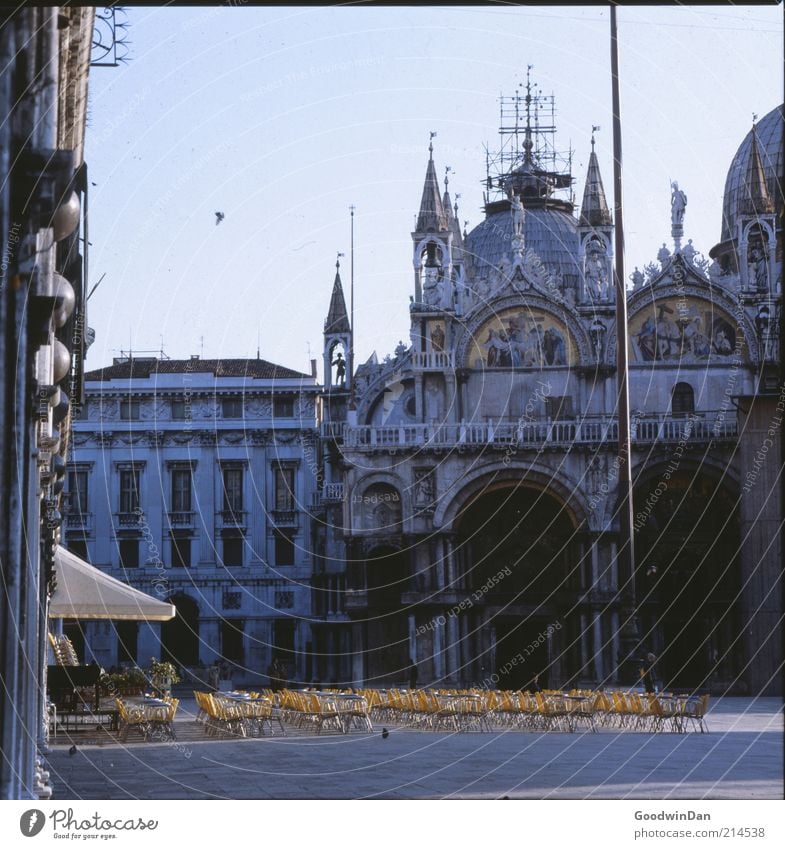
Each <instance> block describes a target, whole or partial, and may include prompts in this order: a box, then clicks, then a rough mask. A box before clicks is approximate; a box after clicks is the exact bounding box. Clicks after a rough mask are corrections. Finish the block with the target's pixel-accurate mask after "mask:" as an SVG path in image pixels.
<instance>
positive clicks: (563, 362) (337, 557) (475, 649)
mask: <svg viewBox="0 0 785 849" xmlns="http://www.w3.org/2000/svg"><path fill="white" fill-rule="evenodd" d="M535 100H536V98H535V97H534V96H532V94H531V89H530V88H527V90H526V92H521V93H519V94H518V95H516V97H515V98H512V99H509V100H507V101H505V100H504V99H503V100H502V111H503V112H504V110H505V108H506V109H507V110H508V111H509V112H510V115H513V114H514V118H511V120H510V121H508V122H507V126H508V128H509V127H512V128H513V129H508V130H507V131H506V133H505V132H502V136H501V137H502V149H501V150H500V151H499V152H498V153H497V154H495V155H494V156H491V157H490V159H489V163H490V164H489V169H488V173H487V181H486V188H487V192H486V203H485V218H484V220H483V221H482V222H481V223H480V224H479V225H478V226H477V227H475V228H474V229H473V230H471V232H466V231H463V232H462V231H461V228H460V226H459V222H458V220H457V209H455V208H454V205H453V201H452V199H451V196H450V193H449V188H448V184H447V179H446V178H445V181H444V186H443V187H442V186H440V184H439V180H438V178H437V169H436V162H435V160H434V152H433V145H432V144H431V147H430V149H429V156H428V161H427V163H426V166H425V180H424V184H423V190H422V197H421V200H420V206H419V212H418V215H417V221H416V227H415V230H414V232H413V233H412V234H411V235H412V260H413V279H412V293H411V298H410V301H411V303H410V316H411V323H410V327H409V338H408V342H407V343H401V344H400V345H399V346H398V347H397V349H396V350H395V352H394V354H392V355H390V356H387V357H385V358H384V359H383V360H379V359H378V358H377V356H376V355H375V354H374V355H373V356H372V357H371V358H370V359H369V360H368V361H367V362H363V363H360V364H359V365H357V366H356V367H355V368H352V367H351V365H352V350H353V339H352V328H351V326H350V322H349V317H348V315H347V311H346V306H345V299H344V294H343V286H342V281H341V278H340V271H339V272H338V274H336V278H335V282H334V286H333V291H332V298H331V301H330V305H329V312H328V317H327V320H326V322H325V328H324V374H325V380H324V384H325V385H324V391H323V405H322V410H323V421H322V422H321V444H322V451H323V455H322V456H323V463H324V477H325V486H326V487H328V488H329V487H332V488H334V490H335V492H336V493H340V494H345V496H344V497H343V498H342V500H337V499H334V500H333V501H325V502H322V503H321V506H320V510H319V511H318V512H316V513H315V515H314V522H315V527H316V530H315V538H317V539H318V540H319V541H320V549H319V550H320V551H324V556H323V557H321V558H319V563H320V564H321V565H320V566H319V570H320V571H321V572H322V574H321V575H318V576H315V578H314V599H315V601H314V603H315V605H316V608H315V610H314V621H313V622H312V625H311V629H312V632H313V641H314V648H315V656H316V662H315V670H314V674H315V676H316V677H317V678H318V679H319V680H327V681H342V682H351V683H354V684H360V683H364V684H366V685H368V686H375V685H381V684H384V683H387V682H392V681H396V682H399V683H400V682H401V681H402V680H404V679H405V677H406V670H407V667H409V665H410V663H411V661H414V662H415V663H416V664H417V666H418V671H419V680H420V683H423V682H435V681H438V682H442V683H445V684H448V683H449V684H451V685H469V684H486V685H490V686H498V687H503V688H513V687H516V688H517V687H521V686H525V685H527V684H529V683H531V682H532V681H534V680H535V677H536V679H537V680H538V682H539V684H540V685H541V686H546V685H549V684H550V685H557V686H566V685H575V684H579V683H584V684H594V685H597V684H610V683H614V682H618V681H619V669H620V664H621V661H622V655H623V645H622V642H623V640H624V639H625V638H626V639H627V640H628V641H629V640H630V638H631V639H632V641H633V643H634V644H636V645H637V646H638V651H639V652H641V653H643V654H645V653H646V652H647V651H653V652H654V653H655V654H656V655H657V656H658V658H659V666H660V674H661V675H662V677H663V679H664V681H665V682H666V683H667V684H668V685H670V686H674V687H687V688H693V687H708V688H711V689H713V690H715V691H728V690H729V691H731V692H737V693H742V692H750V693H766V694H774V693H776V692H779V691H780V690H779V688H780V686H781V685H780V679H779V672H778V670H779V669H780V664H781V662H782V658H781V647H782V640H781V630H780V628H781V624H780V623H781V617H782V602H781V599H782V593H781V584H780V582H781V574H782V573H781V563H782V558H781V555H782V549H781V534H780V531H781V520H782V503H781V496H780V488H779V482H778V475H779V473H780V467H781V457H780V447H779V446H780V436H781V434H780V433H779V430H780V427H781V422H782V415H783V411H784V410H785V395H783V389H782V376H781V372H780V370H779V356H780V348H779V345H780V321H781V305H782V212H783V203H782V194H781V188H780V180H781V175H782V165H783V163H782V157H783V144H782V135H783V112H782V108H780V107H778V108H777V109H774V110H773V111H772V112H770V113H769V114H768V115H766V116H765V117H764V118H763V119H762V120H761V121H760V122H759V123H758V124H757V125H756V126H753V128H752V129H751V131H750V133H749V134H748V135H747V137H746V138H745V139H744V141H743V143H742V145H741V146H740V148H739V150H738V152H737V154H736V156H735V157H734V159H733V162H732V163H731V165H730V169H729V172H728V177H727V182H726V186H725V201H724V208H723V220H722V222H718V224H721V227H720V228H718V231H719V233H720V239H719V242H718V244H717V245H715V246H714V247H711V246H701V247H705V248H708V247H711V250H707V254H708V255H707V256H703V255H702V254H700V253H699V252H698V250H697V248H696V247H694V246H693V244H692V239H689V238H686V237H688V236H689V219H690V215H691V214H692V215H697V214H699V210H693V209H692V208H691V207H687V198H686V195H685V193H684V191H683V190H682V189H680V188H679V186H678V185H677V184H675V183H674V184H673V189H672V197H671V221H670V222H669V225H670V226H668V223H666V222H663V232H662V236H661V238H662V240H663V247H662V248H661V249H660V251H659V253H658V255H657V257H656V259H654V258H652V260H651V261H649V262H648V263H646V262H645V261H641V258H630V259H632V260H633V262H635V261H637V262H638V264H639V265H640V266H641V267H642V268H643V270H642V271H641V270H639V268H638V267H637V266H636V267H635V270H634V272H633V273H632V274H631V275H630V280H631V285H629V287H628V290H627V311H628V327H629V363H630V395H631V401H630V404H631V434H632V452H633V457H632V476H633V486H634V542H635V550H636V557H635V569H634V571H633V572H632V573H631V574H627V573H625V570H624V569H623V568H622V566H621V563H620V560H619V559H618V557H617V553H618V549H619V546H620V543H621V541H620V538H619V533H620V530H619V521H618V501H617V474H616V473H617V469H618V465H617V461H616V458H617V451H618V419H617V415H618V413H617V375H616V344H617V342H616V331H615V311H616V303H615V293H614V285H613V259H614V258H613V244H614V243H613V221H612V216H611V211H610V208H609V204H608V202H607V200H606V195H605V189H604V185H603V180H602V176H601V174H600V169H599V165H598V160H597V157H596V155H595V153H594V150H593V147H594V143H593V140H592V152H591V154H590V158H589V165H588V170H587V175H586V182H585V186H584V187H583V196H582V199H581V202H580V206H577V205H574V204H573V202H572V199H571V196H570V187H571V185H572V182H573V180H572V177H571V174H570V173H569V170H568V169H567V168H565V167H562V163H563V162H566V160H561V159H560V158H559V156H558V154H557V152H556V151H555V149H554V145H553V138H554V136H553V132H552V131H553V130H554V128H544V127H543V126H542V125H541V124H537V125H534V122H533V120H532V119H531V117H530V114H531V112H530V109H531V108H533V106H534V105H536V104H535ZM339 353H340V354H341V356H340V357H339V356H338V355H339ZM346 362H348V363H349V364H350V368H349V369H348V371H347V370H346V368H345V366H344V363H346ZM344 582H345V592H344V591H341V592H338V591H337V590H338V588H342V587H343V586H344ZM328 611H329V615H328Z"/></svg>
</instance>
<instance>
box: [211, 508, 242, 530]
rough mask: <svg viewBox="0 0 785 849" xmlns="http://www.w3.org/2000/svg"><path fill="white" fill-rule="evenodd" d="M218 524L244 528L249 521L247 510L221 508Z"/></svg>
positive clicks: (223, 526)
mask: <svg viewBox="0 0 785 849" xmlns="http://www.w3.org/2000/svg"><path fill="white" fill-rule="evenodd" d="M217 518H218V525H219V526H220V527H222V528H244V527H245V526H246V524H247V522H248V512H247V511H246V510H219V511H218V514H217Z"/></svg>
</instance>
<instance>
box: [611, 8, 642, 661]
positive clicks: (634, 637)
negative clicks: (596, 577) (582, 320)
mask: <svg viewBox="0 0 785 849" xmlns="http://www.w3.org/2000/svg"><path fill="white" fill-rule="evenodd" d="M610 10H611V82H612V100H613V221H614V228H615V229H614V236H615V247H614V275H613V277H614V287H615V292H616V375H617V386H618V411H619V418H618V421H619V450H618V469H619V472H618V474H619V478H618V481H619V484H618V511H619V512H618V516H619V543H618V546H617V552H616V556H617V564H618V566H619V569H618V572H617V574H618V576H619V577H618V581H619V587H618V590H619V599H620V601H621V618H622V624H621V632H620V650H621V651H620V653H621V657H620V658H618V659H617V661H619V667H618V672H619V674H620V676H621V677H627V678H632V677H634V676H635V675H636V674H637V673H636V671H635V669H634V665H633V664H632V661H633V659H634V656H635V652H636V649H637V648H638V639H639V635H638V624H637V621H636V608H635V604H636V598H635V545H634V541H633V535H632V528H633V518H632V517H633V497H632V470H631V459H632V455H631V442H630V387H629V361H628V327H627V294H626V288H625V282H624V281H625V280H626V277H625V274H624V217H623V211H622V166H621V163H622V159H621V108H620V97H619V46H618V31H617V26H616V6H615V5H614V4H613V3H612V4H611V7H610Z"/></svg>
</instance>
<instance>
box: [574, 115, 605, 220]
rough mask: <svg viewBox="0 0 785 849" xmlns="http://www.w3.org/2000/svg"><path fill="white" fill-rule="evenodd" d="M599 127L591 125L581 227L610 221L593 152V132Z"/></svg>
mask: <svg viewBox="0 0 785 849" xmlns="http://www.w3.org/2000/svg"><path fill="white" fill-rule="evenodd" d="M599 129H600V128H599V127H592V133H591V153H590V154H589V167H588V168H587V170H586V185H585V187H584V189H583V204H582V205H581V216H580V221H579V223H580V226H581V227H608V226H609V225H610V224H611V223H612V221H611V213H610V211H609V210H608V202H607V201H606V200H605V188H604V187H603V185H602V177H601V176H600V163H599V161H598V160H597V154H596V153H595V152H594V133H595V131H596V130H599Z"/></svg>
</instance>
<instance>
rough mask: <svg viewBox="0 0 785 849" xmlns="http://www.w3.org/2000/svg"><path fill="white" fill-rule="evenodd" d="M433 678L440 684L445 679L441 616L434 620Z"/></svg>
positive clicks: (435, 617)
mask: <svg viewBox="0 0 785 849" xmlns="http://www.w3.org/2000/svg"><path fill="white" fill-rule="evenodd" d="M433 677H434V678H435V679H436V680H437V681H439V682H441V680H442V679H443V678H444V625H443V623H442V617H441V614H437V615H436V616H434V619H433Z"/></svg>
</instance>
